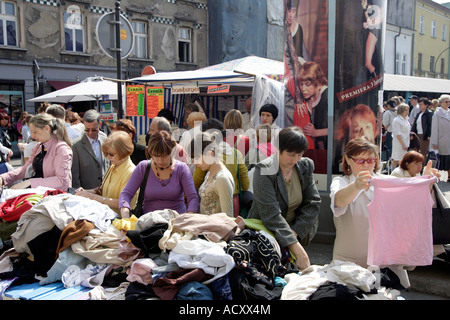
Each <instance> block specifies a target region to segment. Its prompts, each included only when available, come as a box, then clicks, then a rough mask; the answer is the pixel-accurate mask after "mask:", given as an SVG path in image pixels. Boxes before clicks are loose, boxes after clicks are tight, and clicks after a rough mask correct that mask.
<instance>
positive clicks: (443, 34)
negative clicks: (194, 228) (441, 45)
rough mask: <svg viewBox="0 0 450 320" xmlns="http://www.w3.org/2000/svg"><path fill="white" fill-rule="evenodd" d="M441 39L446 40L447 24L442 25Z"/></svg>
mask: <svg viewBox="0 0 450 320" xmlns="http://www.w3.org/2000/svg"><path fill="white" fill-rule="evenodd" d="M442 41H447V25H446V24H444V25H443V26H442Z"/></svg>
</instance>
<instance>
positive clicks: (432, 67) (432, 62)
mask: <svg viewBox="0 0 450 320" xmlns="http://www.w3.org/2000/svg"><path fill="white" fill-rule="evenodd" d="M430 72H434V56H431V57H430Z"/></svg>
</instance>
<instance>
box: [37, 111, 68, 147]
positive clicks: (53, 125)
mask: <svg viewBox="0 0 450 320" xmlns="http://www.w3.org/2000/svg"><path fill="white" fill-rule="evenodd" d="M30 124H32V125H34V126H36V127H37V128H39V129H44V128H45V126H49V128H50V129H51V131H52V134H54V135H56V137H57V138H58V139H59V140H62V141H65V142H66V143H67V144H68V145H69V147H72V142H71V141H70V139H69V136H68V135H67V130H66V124H65V123H64V122H63V121H62V120H61V119H57V118H55V117H53V116H52V115H50V114H48V113H45V112H44V113H39V114H37V115H35V116H33V117H32V118H31V120H30Z"/></svg>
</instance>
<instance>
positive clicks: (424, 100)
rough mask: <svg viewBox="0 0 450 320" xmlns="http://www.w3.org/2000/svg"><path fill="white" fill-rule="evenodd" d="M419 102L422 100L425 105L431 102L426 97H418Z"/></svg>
mask: <svg viewBox="0 0 450 320" xmlns="http://www.w3.org/2000/svg"><path fill="white" fill-rule="evenodd" d="M419 102H423V103H424V104H425V105H426V106H429V105H430V104H431V102H430V100H428V98H420V99H419Z"/></svg>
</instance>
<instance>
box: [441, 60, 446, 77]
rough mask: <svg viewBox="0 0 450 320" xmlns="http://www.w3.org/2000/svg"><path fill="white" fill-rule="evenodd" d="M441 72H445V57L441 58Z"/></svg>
mask: <svg viewBox="0 0 450 320" xmlns="http://www.w3.org/2000/svg"><path fill="white" fill-rule="evenodd" d="M441 73H442V74H445V59H444V58H441Z"/></svg>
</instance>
